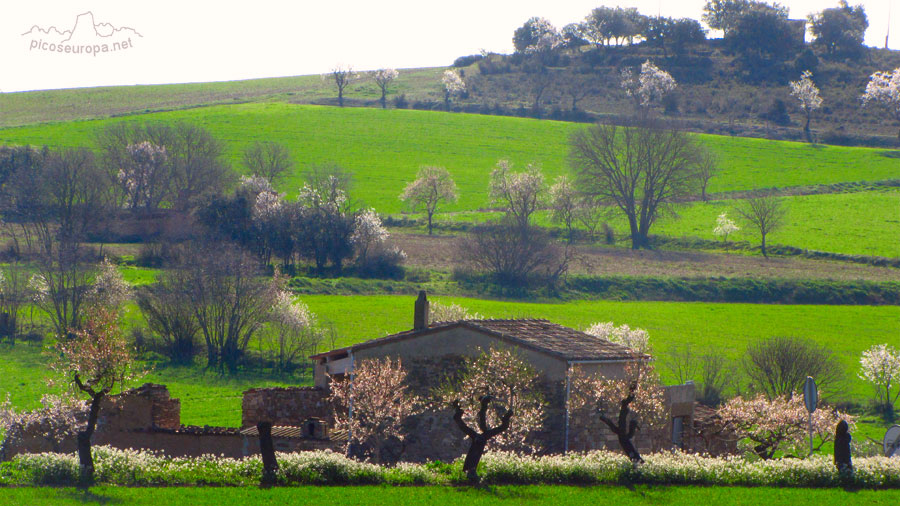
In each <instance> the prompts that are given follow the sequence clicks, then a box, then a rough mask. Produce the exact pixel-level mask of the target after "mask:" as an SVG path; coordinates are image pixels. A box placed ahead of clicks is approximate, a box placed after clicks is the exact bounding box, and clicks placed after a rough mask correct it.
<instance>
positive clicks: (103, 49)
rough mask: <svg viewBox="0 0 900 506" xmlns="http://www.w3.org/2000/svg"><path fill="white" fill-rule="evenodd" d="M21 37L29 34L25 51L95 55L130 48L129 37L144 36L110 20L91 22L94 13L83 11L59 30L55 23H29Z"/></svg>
mask: <svg viewBox="0 0 900 506" xmlns="http://www.w3.org/2000/svg"><path fill="white" fill-rule="evenodd" d="M22 37H30V42H29V46H28V49H29V51H34V50H37V51H43V52H53V53H63V54H87V55H93V56H97V55H99V54H101V53H111V52H118V51H122V50H125V49H131V48H133V47H134V41H133V40H132V37H134V38H143V37H144V36H143V35H142V34H141V33H140V32H138V31H137V30H135V29H134V28H131V27H129V26H122V27H116V26H115V25H113V24H112V23H105V22H104V23H97V22H95V21H94V13H93V12H92V11H87V12H85V13H82V14H79V15H78V16H77V17H76V18H75V24H74V26H72V28H71V29H68V30H62V31H61V30H60V29H59V28H57V27H56V26H50V27H48V28H43V27H41V26H40V25H32V27H31V29H30V30H28V31H27V32H25V33H23V34H22Z"/></svg>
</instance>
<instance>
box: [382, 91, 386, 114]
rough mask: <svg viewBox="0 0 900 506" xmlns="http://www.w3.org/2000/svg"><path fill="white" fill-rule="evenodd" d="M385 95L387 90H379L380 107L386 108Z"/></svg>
mask: <svg viewBox="0 0 900 506" xmlns="http://www.w3.org/2000/svg"><path fill="white" fill-rule="evenodd" d="M385 95H387V92H385V91H384V90H381V108H382V109H387V97H386V96H385Z"/></svg>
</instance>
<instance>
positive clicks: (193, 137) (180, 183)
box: [166, 123, 235, 210]
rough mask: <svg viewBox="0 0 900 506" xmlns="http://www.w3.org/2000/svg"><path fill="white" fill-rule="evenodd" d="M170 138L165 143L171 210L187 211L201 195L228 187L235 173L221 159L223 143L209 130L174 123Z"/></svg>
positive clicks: (223, 150) (192, 125) (222, 158)
mask: <svg viewBox="0 0 900 506" xmlns="http://www.w3.org/2000/svg"><path fill="white" fill-rule="evenodd" d="M172 130H173V134H172V136H173V141H172V143H171V144H169V145H166V150H167V153H168V156H169V160H170V164H171V165H172V169H171V170H172V177H173V179H172V198H171V202H172V204H173V206H174V207H175V209H180V210H188V209H192V208H193V207H194V205H195V204H196V200H197V198H198V197H200V196H201V195H203V194H214V193H217V192H220V191H221V190H222V189H224V188H226V187H228V186H229V185H230V184H231V183H232V182H233V180H234V178H235V175H234V172H233V171H232V170H231V167H230V165H229V164H228V162H227V161H226V159H225V146H224V145H223V144H222V142H221V141H219V139H217V138H216V137H214V136H213V135H212V133H210V131H209V130H207V129H205V128H203V127H201V126H198V125H195V124H192V123H176V124H175V126H174V127H172Z"/></svg>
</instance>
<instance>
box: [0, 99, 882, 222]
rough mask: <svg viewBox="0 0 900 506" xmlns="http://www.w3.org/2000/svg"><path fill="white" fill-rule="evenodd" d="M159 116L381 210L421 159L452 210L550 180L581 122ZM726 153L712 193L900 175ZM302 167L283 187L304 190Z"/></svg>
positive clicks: (725, 141)
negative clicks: (491, 184) (270, 144)
mask: <svg viewBox="0 0 900 506" xmlns="http://www.w3.org/2000/svg"><path fill="white" fill-rule="evenodd" d="M125 119H127V118H124V119H123V118H115V119H103V120H92V121H73V122H68V123H57V124H46V125H35V126H27V127H17V128H7V129H3V130H0V143H20V144H25V143H30V144H35V145H42V144H48V145H51V146H77V145H90V144H92V143H93V139H94V135H95V133H96V132H97V131H98V130H99V129H101V128H103V126H104V125H105V124H107V123H109V122H113V121H123V120H125ZM133 119H139V120H154V121H180V120H184V121H192V122H196V123H198V124H200V125H203V126H205V127H207V128H209V129H210V130H211V131H212V132H213V133H214V134H216V135H217V136H218V137H219V138H221V139H222V140H223V141H224V142H225V143H226V146H227V148H228V151H229V156H230V157H231V158H232V160H234V161H235V162H236V161H238V160H239V155H240V150H241V149H242V148H243V147H244V146H246V145H247V144H249V143H251V142H254V141H257V140H266V141H277V142H283V143H285V144H287V145H288V146H289V147H290V148H291V150H292V152H293V153H294V156H295V158H296V159H297V160H298V161H300V162H301V163H302V165H304V166H305V165H307V164H312V163H325V162H335V163H338V164H340V165H342V166H344V167H346V168H347V169H349V170H351V171H353V172H354V173H355V174H356V176H357V187H356V191H355V194H354V196H355V197H356V198H357V199H359V200H360V201H361V202H362V203H364V204H365V205H368V206H373V207H375V208H376V209H377V210H378V211H379V212H382V213H396V212H399V211H400V210H401V203H400V202H399V200H398V199H397V196H398V195H399V194H400V192H401V191H402V190H403V187H404V186H405V184H406V182H408V181H410V180H411V179H412V178H413V177H414V175H415V173H416V171H417V170H418V169H419V167H420V166H422V165H428V164H435V165H443V166H445V167H447V168H448V170H449V171H450V173H451V174H452V175H453V177H454V179H455V180H456V182H457V184H458V186H459V190H460V200H459V202H458V203H457V204H455V205H451V206H447V208H446V210H451V211H452V210H474V209H479V208H482V207H484V206H487V205H488V197H487V192H486V190H485V189H486V186H487V182H488V179H489V176H490V171H491V170H492V168H493V167H494V165H495V164H496V162H497V160H498V159H500V158H508V159H510V160H511V161H512V162H513V163H514V164H515V166H516V167H519V168H521V167H524V165H525V164H527V163H529V162H537V163H539V164H541V165H542V166H543V168H544V170H545V173H546V174H547V176H548V177H549V178H552V177H555V176H556V175H559V174H563V173H565V172H567V168H566V166H567V164H566V158H567V153H568V136H569V134H570V133H571V132H572V131H574V130H576V129H579V128H583V127H584V125H583V124H575V123H566V122H558V121H546V120H543V121H542V120H535V119H527V118H512V117H501V116H483V115H473V114H447V113H442V112H430V111H415V110H379V109H373V108H343V109H342V108H336V107H325V106H310V105H292V104H284V103H262V104H256V103H254V104H236V105H228V106H213V107H203V108H195V109H188V110H180V111H171V112H162V113H154V114H145V115H140V116H136V117H135V118H133ZM700 139H701V140H702V141H703V142H704V143H707V144H708V145H709V146H710V147H711V148H712V149H713V150H714V151H716V152H717V153H719V155H720V156H721V158H722V172H721V174H720V175H719V176H718V177H716V178H714V179H713V180H712V182H711V186H710V191H714V192H717V191H729V190H741V189H753V188H760V187H773V186H779V187H785V186H798V185H808V184H827V183H835V182H843V181H861V180H882V179H892V178H897V177H898V176H900V164H898V161H897V160H896V159H895V158H890V157H887V156H884V155H883V153H884V150H883V149H870V148H849V147H836V146H815V147H814V146H810V145H808V144H805V143H797V142H783V141H769V140H761V139H746V138H730V137H718V136H709V135H702V136H700ZM301 181H302V177H301V175H300V174H299V173H297V174H294V175H292V176H290V177H288V178H287V179H286V180H285V182H284V183H283V184H282V189H283V190H284V191H286V192H288V193H289V194H296V191H297V188H298V187H299V185H300V184H301Z"/></svg>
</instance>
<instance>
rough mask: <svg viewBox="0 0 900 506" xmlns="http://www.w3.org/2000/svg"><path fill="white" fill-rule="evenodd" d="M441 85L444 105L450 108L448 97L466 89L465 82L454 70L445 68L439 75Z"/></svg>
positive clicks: (457, 94) (459, 93)
mask: <svg viewBox="0 0 900 506" xmlns="http://www.w3.org/2000/svg"><path fill="white" fill-rule="evenodd" d="M441 85H443V87H444V107H446V109H447V110H448V111H449V110H450V98H452V97H454V96H459V95H462V94H463V93H465V91H466V82H465V81H463V80H462V77H460V76H459V73H458V72H456V71H455V70H445V71H444V74H443V75H442V76H441Z"/></svg>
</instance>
